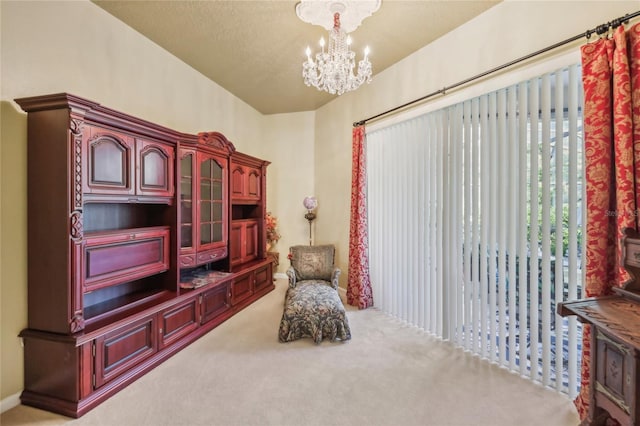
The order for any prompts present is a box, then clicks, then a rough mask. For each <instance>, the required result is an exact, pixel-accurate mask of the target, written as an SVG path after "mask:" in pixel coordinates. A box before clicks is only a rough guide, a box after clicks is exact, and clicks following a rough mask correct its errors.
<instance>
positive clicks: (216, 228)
mask: <svg viewBox="0 0 640 426" xmlns="http://www.w3.org/2000/svg"><path fill="white" fill-rule="evenodd" d="M199 166H200V188H199V191H200V200H199V202H200V211H199V216H200V217H199V227H200V229H199V246H200V247H203V246H209V245H215V243H220V242H224V208H223V204H224V178H223V176H224V174H223V171H224V165H223V164H222V163H219V162H218V161H217V160H216V159H215V158H212V157H210V156H206V155H203V156H202V157H201V159H200V164H199Z"/></svg>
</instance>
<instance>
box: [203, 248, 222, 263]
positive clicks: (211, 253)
mask: <svg viewBox="0 0 640 426" xmlns="http://www.w3.org/2000/svg"><path fill="white" fill-rule="evenodd" d="M197 256H198V262H197V263H198V265H201V264H203V263H209V262H217V261H218V260H220V259H224V258H225V257H227V248H226V247H221V248H217V249H213V250H207V251H202V252H200V251H199V252H198V255H197Z"/></svg>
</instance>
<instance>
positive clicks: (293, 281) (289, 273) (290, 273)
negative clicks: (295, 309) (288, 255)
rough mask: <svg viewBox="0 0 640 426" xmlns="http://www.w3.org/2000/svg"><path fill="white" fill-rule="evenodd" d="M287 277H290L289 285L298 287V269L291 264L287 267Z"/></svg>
mask: <svg viewBox="0 0 640 426" xmlns="http://www.w3.org/2000/svg"><path fill="white" fill-rule="evenodd" d="M287 277H289V287H290V288H295V287H296V270H295V269H293V268H292V267H291V266H289V268H288V269H287Z"/></svg>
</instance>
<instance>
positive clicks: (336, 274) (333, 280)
mask: <svg viewBox="0 0 640 426" xmlns="http://www.w3.org/2000/svg"><path fill="white" fill-rule="evenodd" d="M341 272H342V271H341V270H340V268H333V272H331V287H333V288H335V289H336V290H337V289H338V286H339V282H338V279H339V278H340V273H341Z"/></svg>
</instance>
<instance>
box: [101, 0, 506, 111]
mask: <svg viewBox="0 0 640 426" xmlns="http://www.w3.org/2000/svg"><path fill="white" fill-rule="evenodd" d="M92 1H93V2H94V3H95V4H97V5H98V6H99V7H101V8H103V9H104V10H106V11H107V12H109V13H110V14H112V15H113V16H115V17H116V18H118V19H120V20H121V21H123V22H124V23H126V24H127V25H129V26H130V27H132V28H134V29H135V30H137V31H138V32H140V33H141V34H143V35H144V36H146V37H147V38H149V39H150V40H152V41H153V42H155V43H156V44H158V45H159V46H162V47H163V48H165V49H166V50H168V51H169V52H171V53H172V54H173V55H175V56H176V57H178V58H180V59H181V60H183V61H184V62H186V63H187V64H189V65H191V66H192V67H193V68H194V69H196V70H198V71H199V72H201V73H202V74H203V75H205V76H207V77H208V78H210V79H211V80H213V81H215V82H216V83H217V84H219V85H220V86H222V87H224V88H225V89H226V90H228V91H229V92H231V93H233V94H234V95H235V96H237V97H238V98H240V99H242V100H243V101H245V102H246V103H248V104H249V105H251V106H253V107H254V108H255V109H257V110H258V111H260V112H262V113H263V114H275V113H286V112H297V111H311V110H315V109H317V108H318V107H320V106H322V105H324V104H325V103H327V102H329V101H330V100H332V99H333V98H334V97H335V96H336V95H330V94H327V93H325V92H320V91H318V90H317V89H315V88H313V87H307V86H305V84H304V82H303V80H302V62H303V61H304V60H305V58H306V56H305V53H304V51H305V48H306V47H307V45H309V46H310V47H311V50H312V51H314V52H315V51H317V50H318V44H317V43H318V40H319V39H320V37H323V36H324V37H325V38H326V37H327V32H326V30H324V29H323V28H322V27H320V26H318V25H311V24H307V23H304V22H302V21H301V20H300V19H299V18H298V17H297V16H296V13H295V5H296V3H297V1H289V0H277V1H276V0H273V1H270V0H262V1H245V0H233V1H212V0H209V1H187V0H179V1H166V0H162V1H153V0H152V1H133V0H127V1H118V0H92ZM497 3H499V1H479V0H475V1H463V0H443V1H433V0H413V1H402V0H382V4H381V6H380V9H379V10H378V11H377V12H375V13H374V14H373V15H372V16H371V17H369V18H366V19H365V20H364V21H363V23H362V25H360V27H359V28H358V29H357V30H355V31H354V32H353V33H352V34H351V36H352V38H353V45H352V48H353V50H354V51H355V52H356V60H359V59H361V56H362V50H363V49H364V47H365V45H368V46H369V47H370V48H371V53H370V55H369V58H370V59H371V62H372V64H373V78H374V79H375V74H376V73H378V72H380V71H382V70H384V69H385V68H387V67H389V66H390V65H392V64H394V63H395V62H398V61H399V60H401V59H402V58H404V57H406V56H407V55H409V54H411V53H413V52H415V51H416V50H418V49H419V48H421V47H422V46H424V45H426V44H429V43H430V42H431V41H433V40H435V39H437V38H439V37H440V36H442V35H444V34H446V33H447V32H449V31H451V30H453V29H454V28H456V27H458V26H460V25H462V24H463V23H465V22H466V21H468V20H470V19H472V18H473V17H475V16H477V15H479V14H480V13H482V12H484V11H485V10H487V9H489V8H490V7H492V6H494V5H495V4H497Z"/></svg>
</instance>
